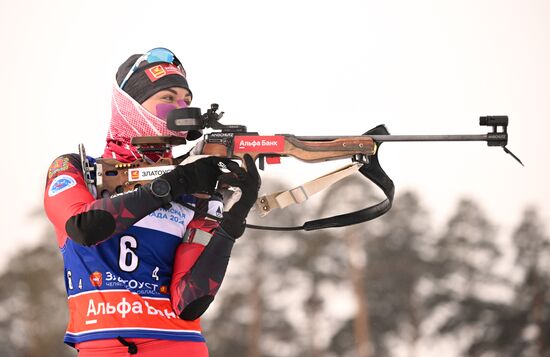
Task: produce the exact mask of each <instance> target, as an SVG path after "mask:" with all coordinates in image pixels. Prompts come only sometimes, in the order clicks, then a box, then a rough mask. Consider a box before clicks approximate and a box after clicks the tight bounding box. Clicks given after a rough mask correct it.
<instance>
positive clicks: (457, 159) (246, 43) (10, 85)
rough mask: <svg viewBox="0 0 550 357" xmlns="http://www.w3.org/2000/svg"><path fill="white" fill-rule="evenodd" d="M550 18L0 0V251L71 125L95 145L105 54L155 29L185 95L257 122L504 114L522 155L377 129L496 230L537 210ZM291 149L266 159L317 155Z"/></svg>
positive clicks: (269, 126) (137, 49) (403, 186)
mask: <svg viewBox="0 0 550 357" xmlns="http://www.w3.org/2000/svg"><path fill="white" fill-rule="evenodd" d="M549 19H550V2H548V1H544V0H540V1H535V0H525V1H506V0H505V1H503V0H490V1H479V0H476V1H474V0H466V1H441V0H431V1H430V0H418V1H405V0H403V1H338V2H334V1H330V2H329V1H276V2H260V1H200V2H199V1H173V2H155V1H149V2H145V1H137V0H133V1H120V0H119V1H103V0H98V1H87V2H85V1H74V0H71V1H68V0H67V1H61V0H50V1H38V0H18V1H7V0H0V41H1V42H0V43H1V47H0V51H1V52H0V53H1V55H0V73H1V78H2V79H1V82H0V103H1V106H0V109H1V110H2V112H1V118H2V119H1V120H2V128H3V130H2V155H1V156H0V157H1V163H0V167H1V170H2V171H1V175H0V188H1V190H2V191H1V197H2V198H3V200H2V204H1V205H0V210H1V211H0V219H1V229H2V234H1V235H0V237H1V238H0V239H1V240H0V242H1V244H2V249H1V252H2V255H0V259H1V260H3V261H4V262H5V260H6V259H7V256H8V255H11V254H13V252H15V251H16V250H17V249H19V248H20V247H22V246H25V245H27V244H30V243H32V242H33V241H34V240H35V239H36V237H37V236H38V235H39V234H40V233H41V232H42V231H43V229H44V225H42V224H40V223H37V222H39V221H36V220H35V219H30V218H29V214H30V212H31V211H33V210H37V209H40V208H41V205H42V195H43V189H44V183H45V176H46V172H47V168H48V166H49V164H50V163H51V161H52V160H53V159H55V157H57V156H58V155H60V154H64V153H68V152H76V150H77V146H78V144H79V143H85V145H86V148H87V151H88V154H90V155H93V156H99V155H100V154H101V153H102V151H103V145H104V138H105V136H106V130H107V126H108V123H109V117H110V92H111V84H112V82H113V78H114V74H115V72H116V69H117V67H118V66H119V65H120V64H121V63H122V62H123V61H124V60H125V59H126V58H127V57H128V56H130V55H131V54H134V53H143V52H145V51H147V50H149V49H151V48H153V47H158V46H164V47H168V48H170V49H172V50H173V51H174V52H175V53H176V54H177V55H178V57H179V58H180V59H181V61H182V62H183V63H184V66H185V68H186V70H187V73H188V80H189V83H190V86H191V89H192V90H193V93H194V103H193V104H194V106H200V107H202V108H203V109H206V108H207V106H208V105H209V104H210V103H212V102H217V103H220V106H221V108H222V109H223V110H224V111H225V112H226V116H225V119H224V121H225V123H231V124H236V123H240V124H245V125H247V126H248V128H249V129H250V130H256V131H259V132H260V133H262V134H266V135H268V134H274V133H293V134H300V135H351V134H361V133H363V132H365V131H366V130H368V129H370V128H371V127H374V126H375V125H377V124H380V123H385V124H386V125H387V127H388V128H389V130H390V131H391V132H392V133H393V134H452V133H455V134H469V133H472V134H483V133H485V129H482V128H480V127H478V117H479V116H480V115H488V114H489V115H490V114H505V115H509V117H510V120H511V125H510V128H509V132H510V144H509V148H510V149H511V150H512V151H513V152H514V153H516V154H517V155H518V156H519V157H520V158H521V159H522V160H523V161H524V163H525V165H526V166H525V168H523V167H521V166H520V165H519V164H517V163H516V162H514V161H513V159H512V158H511V157H509V156H508V155H505V154H504V153H503V152H502V149H500V148H487V147H486V145H485V144H484V143H442V144H434V143H425V144H420V143H409V144H394V143H387V144H384V146H383V147H382V149H381V154H380V156H381V161H382V164H383V166H384V168H385V169H386V171H387V172H388V173H389V174H390V176H391V177H392V178H393V180H394V181H395V183H396V186H397V190H398V192H403V191H404V190H407V189H412V190H415V191H417V192H418V193H419V194H420V195H421V198H422V203H423V205H425V206H426V207H427V208H428V209H429V211H430V212H431V213H432V217H433V218H434V219H435V221H436V222H441V221H442V220H443V219H444V218H445V217H447V216H448V215H449V214H450V213H451V212H452V210H453V208H454V206H455V204H456V202H457V199H458V198H459V197H462V196H468V197H473V198H475V199H477V200H478V201H479V202H480V203H481V205H482V207H483V209H484V211H485V212H486V213H487V215H488V216H489V218H490V219H491V220H492V221H493V222H495V223H496V224H498V225H499V226H500V227H502V228H503V229H504V230H510V229H512V228H513V226H514V225H515V224H517V223H518V220H519V218H520V216H521V212H522V210H523V209H524V208H525V206H527V205H531V204H532V205H536V206H537V207H538V208H540V209H541V212H542V214H543V217H544V219H545V220H547V219H548V217H549V215H550V204H549V203H548V198H549V196H550V195H549V193H550V189H549V188H548V182H549V181H550V174H549V170H548V167H547V164H548V159H547V157H548V154H549V153H550V144H549V140H548V136H549V135H550V130H549V129H550V124H549V116H550V104H549V98H550V21H549ZM289 160H290V159H287V160H283V164H284V165H283V166H281V167H279V168H271V167H270V168H269V169H268V171H269V172H271V174H273V175H274V176H279V177H281V176H284V177H285V178H286V179H287V180H288V181H289V182H290V183H299V182H301V181H303V180H305V179H308V178H313V175H315V174H316V173H317V172H316V171H319V173H322V172H321V171H323V170H319V169H317V168H313V165H309V166H307V167H306V166H303V165H298V164H294V163H292V162H291V161H292V160H290V161H289ZM52 243H53V242H52Z"/></svg>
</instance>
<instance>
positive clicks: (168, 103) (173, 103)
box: [141, 87, 191, 119]
mask: <svg viewBox="0 0 550 357" xmlns="http://www.w3.org/2000/svg"><path fill="white" fill-rule="evenodd" d="M189 104H191V93H189V91H188V90H187V89H185V88H180V87H171V88H168V89H164V90H161V91H159V92H157V93H155V94H153V95H152V96H150V97H149V98H148V99H147V100H146V101H145V102H143V103H142V104H141V105H142V106H143V107H144V108H145V109H147V111H148V112H149V113H151V114H153V115H156V116H157V117H159V118H162V119H166V117H167V116H168V113H169V112H171V111H172V110H174V109H179V108H185V107H187V106H189Z"/></svg>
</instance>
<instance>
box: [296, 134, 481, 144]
mask: <svg viewBox="0 0 550 357" xmlns="http://www.w3.org/2000/svg"><path fill="white" fill-rule="evenodd" d="M357 136H360V135H356V137H357ZM365 136H368V137H371V138H372V139H373V140H374V141H378V142H384V141H488V137H487V135H486V134H479V135H365ZM346 137H353V136H352V135H350V136H296V139H298V140H303V141H330V140H336V139H338V138H346Z"/></svg>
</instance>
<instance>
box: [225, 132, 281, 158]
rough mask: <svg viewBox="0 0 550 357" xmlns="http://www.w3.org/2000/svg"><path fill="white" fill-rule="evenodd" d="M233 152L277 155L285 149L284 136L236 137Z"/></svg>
mask: <svg viewBox="0 0 550 357" xmlns="http://www.w3.org/2000/svg"><path fill="white" fill-rule="evenodd" d="M233 142H234V143H235V144H234V147H233V152H235V153H243V152H263V153H266V154H267V153H276V152H283V151H284V149H285V137H284V136H258V135H256V136H235V137H234V139H233Z"/></svg>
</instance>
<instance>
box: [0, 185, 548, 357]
mask: <svg viewBox="0 0 550 357" xmlns="http://www.w3.org/2000/svg"><path fill="white" fill-rule="evenodd" d="M270 186H271V188H274V187H276V186H277V183H271V185H270ZM268 191H271V190H268ZM370 198H372V192H371V191H370V189H369V187H368V186H365V182H364V181H363V180H361V179H359V178H356V177H351V178H349V179H347V180H346V181H344V182H341V183H339V184H337V185H334V186H333V187H332V188H331V189H330V190H329V192H327V193H326V195H325V196H324V197H323V199H322V204H321V206H320V207H318V208H317V209H313V210H311V211H310V212H308V213H307V214H306V213H305V211H304V209H303V208H294V209H290V210H287V211H286V212H278V213H272V214H271V217H270V216H268V217H267V218H266V219H262V221H261V222H260V221H256V222H254V223H262V224H272V225H281V224H291V225H292V224H296V223H298V224H301V223H303V221H305V220H310V219H313V218H316V217H320V216H328V215H332V214H334V213H335V212H339V213H343V212H346V211H349V210H350V207H356V208H363V207H364V206H365V200H366V199H370ZM37 219H44V218H43V217H42V216H41V217H39V218H37ZM549 285H550V238H549V237H548V236H547V234H546V232H545V227H544V225H543V222H542V220H541V217H540V216H539V215H538V213H537V211H536V209H534V208H527V209H525V211H524V212H523V213H522V216H520V217H518V223H517V226H516V227H515V228H514V230H513V232H511V234H510V236H507V237H502V234H500V235H499V234H498V226H497V225H496V224H495V223H494V222H490V220H489V219H488V217H487V216H486V214H485V213H484V212H483V211H482V209H481V208H480V206H479V205H478V204H477V203H476V202H475V200H472V199H462V200H460V201H459V202H458V204H457V206H456V209H455V211H454V213H453V214H452V215H451V216H450V217H449V218H448V220H447V222H446V224H445V225H444V227H443V229H441V230H440V231H434V230H433V228H432V227H431V224H430V217H429V210H428V209H426V208H425V207H423V206H422V202H421V200H420V199H419V198H418V196H417V195H416V194H415V193H413V192H403V193H400V194H399V195H398V196H397V197H396V199H395V201H394V206H393V208H392V210H391V211H390V212H389V213H387V214H386V215H384V216H382V217H381V218H379V219H377V220H374V221H372V222H368V223H365V224H360V225H356V226H351V227H346V228H341V229H329V230H322V231H316V232H266V231H256V230H248V231H247V233H246V235H245V236H244V237H243V238H242V239H240V240H239V241H238V242H237V244H236V247H235V249H234V250H233V256H232V258H231V261H230V265H229V269H228V273H227V276H226V279H225V281H224V284H223V287H222V289H221V290H220V292H219V293H218V296H217V298H216V300H215V302H214V303H213V305H212V306H211V308H210V309H209V311H208V312H207V313H206V314H205V317H204V319H203V320H204V321H203V329H204V334H205V336H206V338H207V340H208V345H209V349H210V354H211V356H214V357H216V356H243V357H260V356H266V357H268V356H277V357H286V356H289V357H290V356H306V357H321V356H323V357H333V356H338V357H367V356H368V357H372V356H376V357H386V356H387V357H390V356H406V357H417V356H418V357H420V356H430V355H434V353H435V352H436V351H439V352H438V353H439V354H444V355H446V356H480V357H481V356H483V357H486V356H527V357H530V356H533V357H542V356H550V286H549ZM66 322H67V311H66V295H65V291H64V285H63V268H62V262H61V256H60V254H59V252H58V249H57V247H56V244H55V238H54V235H53V230H51V229H49V230H48V231H47V232H46V233H45V234H44V237H43V239H41V241H40V243H39V244H38V245H37V246H35V247H33V248H28V249H25V250H22V251H21V252H20V253H19V254H18V255H16V256H14V257H13V258H12V259H11V260H10V261H9V262H8V264H7V269H6V270H5V271H4V272H3V273H2V274H1V275H0V332H1V333H0V356H17V357H19V356H25V357H34V356H41V357H42V356H74V355H75V352H74V351H73V350H72V349H71V348H69V347H67V346H64V345H63V343H62V339H63V333H64V330H65V327H66Z"/></svg>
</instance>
